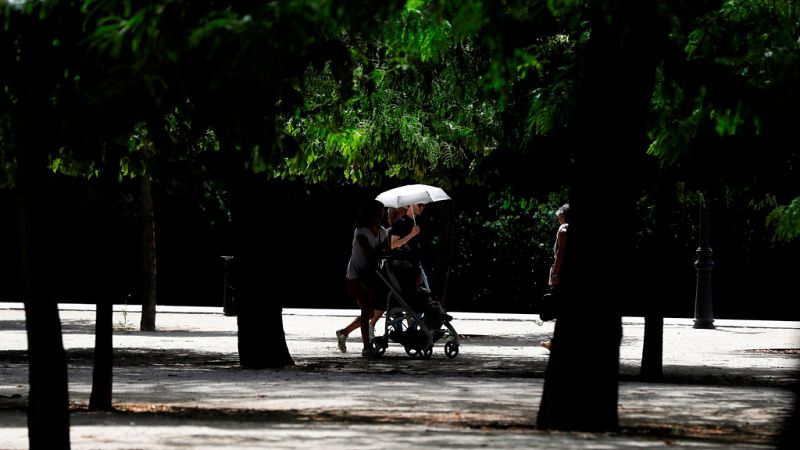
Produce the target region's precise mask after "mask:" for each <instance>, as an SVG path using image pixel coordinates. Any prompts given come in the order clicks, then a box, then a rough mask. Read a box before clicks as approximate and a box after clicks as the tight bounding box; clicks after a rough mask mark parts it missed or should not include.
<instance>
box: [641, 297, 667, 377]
mask: <svg viewBox="0 0 800 450" xmlns="http://www.w3.org/2000/svg"><path fill="white" fill-rule="evenodd" d="M652 295H658V294H656V293H653V294H652ZM663 354H664V314H663V313H662V314H659V313H657V312H653V313H652V314H648V315H646V316H644V346H643V348H642V368H641V371H640V373H639V377H640V378H641V379H642V380H644V381H656V380H659V379H661V376H662V375H663Z"/></svg>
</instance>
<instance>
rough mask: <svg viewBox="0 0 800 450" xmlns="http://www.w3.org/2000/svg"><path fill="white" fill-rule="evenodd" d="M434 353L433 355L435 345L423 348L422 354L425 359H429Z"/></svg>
mask: <svg viewBox="0 0 800 450" xmlns="http://www.w3.org/2000/svg"><path fill="white" fill-rule="evenodd" d="M432 355H433V347H428V348H426V349H424V350H422V355H421V356H422V358H423V359H428V358H430V357H431V356H432Z"/></svg>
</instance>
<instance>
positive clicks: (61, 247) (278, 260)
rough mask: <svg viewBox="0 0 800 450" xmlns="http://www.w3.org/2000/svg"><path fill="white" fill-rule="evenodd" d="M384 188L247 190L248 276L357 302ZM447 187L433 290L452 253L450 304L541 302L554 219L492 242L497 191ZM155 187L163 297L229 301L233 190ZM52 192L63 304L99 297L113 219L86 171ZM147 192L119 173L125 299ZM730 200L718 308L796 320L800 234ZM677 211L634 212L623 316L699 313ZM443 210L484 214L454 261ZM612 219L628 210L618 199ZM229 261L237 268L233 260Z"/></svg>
mask: <svg viewBox="0 0 800 450" xmlns="http://www.w3.org/2000/svg"><path fill="white" fill-rule="evenodd" d="M389 187H391V186H389ZM387 188H388V187H387ZM215 189H216V190H215ZM381 190H382V189H381V188H364V187H356V186H352V185H339V184H335V183H326V184H315V185H305V184H303V183H300V182H277V181H276V182H268V183H264V184H263V185H261V186H260V187H258V189H253V190H252V191H249V192H247V194H246V196H247V198H246V199H245V201H247V202H248V203H249V204H251V205H255V206H256V207H260V208H261V211H260V217H259V220H258V226H259V227H260V229H259V234H260V235H261V236H263V238H262V239H263V242H261V243H254V245H256V244H257V245H256V246H258V247H259V248H261V249H266V250H264V251H265V252H266V254H265V256H264V257H263V258H261V260H260V261H258V262H257V264H256V266H255V267H253V268H252V271H251V273H256V274H258V275H259V276H258V279H257V282H258V283H263V284H264V285H265V286H268V289H269V292H271V293H272V294H273V295H271V296H270V297H271V298H272V301H277V302H279V304H280V306H283V307H324V308H352V307H353V305H352V304H351V302H350V300H349V299H347V297H346V294H345V290H344V281H343V279H344V273H345V268H346V266H347V260H348V258H349V252H350V240H351V236H352V220H353V216H354V214H355V211H356V209H357V208H358V206H359V205H360V204H361V203H362V202H363V201H364V200H366V199H369V198H372V197H374V195H376V194H377V193H379V192H380V191H381ZM448 192H449V193H450V194H451V196H452V197H453V198H454V201H453V202H452V203H451V205H449V208H448V207H445V205H444V204H442V205H437V204H432V205H431V206H430V207H429V208H428V210H427V211H426V216H424V217H421V218H420V223H421V226H422V227H423V230H427V233H426V235H425V236H424V237H425V239H426V240H427V241H426V242H425V243H424V248H425V250H426V254H425V255H424V257H425V259H426V260H427V262H426V269H427V270H428V272H429V277H430V278H431V280H432V283H433V288H434V291H435V293H436V291H437V290H439V291H440V292H441V291H442V290H444V289H445V276H444V275H445V272H446V271H447V269H446V268H447V267H448V263H449V267H450V275H449V277H447V278H446V289H447V293H446V298H447V308H448V309H450V310H455V311H490V312H521V313H529V312H535V310H534V309H533V300H534V298H536V297H537V296H539V295H540V294H541V292H542V290H543V289H544V281H545V279H546V273H547V265H549V261H548V260H547V258H540V257H538V256H534V257H529V258H527V259H522V258H525V255H530V254H537V252H543V251H544V252H549V250H548V249H549V248H550V247H551V246H552V238H553V233H554V230H555V221H553V228H552V230H547V232H546V233H544V232H543V236H528V235H524V236H514V237H513V238H512V239H513V241H508V242H505V241H500V242H498V241H494V242H493V241H492V240H491V239H492V236H490V235H487V230H489V229H491V227H488V226H486V225H485V223H487V222H490V221H493V220H495V219H496V211H494V210H492V208H490V207H489V206H488V205H489V203H490V202H489V201H488V196H489V192H487V191H485V190H481V189H476V188H469V187H459V188H454V189H450V190H448ZM153 194H154V196H155V205H156V235H157V251H158V255H159V257H158V299H159V304H162V305H197V306H222V300H223V274H224V264H223V262H222V259H221V258H220V256H222V255H229V254H231V253H234V250H233V243H232V234H233V229H232V227H231V223H230V222H228V217H229V216H228V212H227V210H226V209H225V207H224V204H225V203H226V202H230V199H229V198H228V197H229V193H227V192H226V191H225V189H224V188H223V187H216V188H214V189H209V187H208V185H207V183H204V181H203V180H201V179H200V178H199V176H195V175H191V174H190V173H188V172H187V171H181V170H176V172H175V173H174V178H172V179H170V180H169V181H168V182H161V183H157V184H155V185H154V187H153ZM48 195H49V198H52V199H53V200H52V201H51V202H50V203H49V204H48V205H47V215H48V217H50V218H51V219H50V221H49V223H48V224H47V227H46V228H47V230H48V232H49V233H51V235H52V239H51V240H50V242H51V244H50V247H49V248H48V250H47V252H48V255H49V259H50V262H51V264H52V267H54V272H53V273H52V274H51V277H50V283H51V286H52V288H53V291H54V292H55V296H56V298H57V299H58V301H60V302H67V303H70V302H73V303H93V299H95V298H97V296H98V295H99V294H100V293H101V287H102V286H100V284H99V283H98V280H99V278H98V274H99V273H102V272H101V269H102V268H103V267H105V266H107V265H108V264H107V263H108V261H106V259H107V256H106V254H107V252H106V251H105V249H104V248H103V244H102V236H103V232H102V231H103V230H102V229H101V228H100V225H99V224H101V223H102V222H103V221H102V220H99V217H98V215H99V214H100V211H101V204H100V200H101V199H100V196H99V195H98V194H97V192H96V191H95V190H93V187H92V185H91V183H90V182H87V181H84V180H80V179H74V178H68V177H64V176H56V177H54V179H53V180H52V186H51V187H49V193H48ZM138 201H139V199H138V184H137V183H136V181H135V180H129V181H125V182H123V184H122V185H121V186H120V198H119V199H118V200H117V202H118V210H120V211H124V213H123V214H122V216H121V217H120V218H119V220H118V221H117V226H118V227H119V229H118V230H117V233H116V236H117V239H118V242H117V247H118V250H119V255H118V261H115V263H116V264H118V267H119V269H118V270H119V273H117V274H115V276H114V278H115V279H116V280H118V283H119V284H120V286H119V290H120V291H121V292H123V293H126V298H127V303H128V304H139V303H140V300H139V298H140V290H141V286H140V284H141V283H140V276H141V275H140V274H141V261H142V255H141V252H142V248H141V234H140V233H141V232H140V227H141V225H140V217H139V213H138V206H137V205H138ZM259 205H263V206H259ZM729 206H730V207H729V208H717V209H715V211H714V214H715V216H714V217H713V218H712V219H713V224H714V225H713V230H712V233H711V246H712V249H713V250H714V255H713V259H714V264H715V265H714V270H713V274H712V283H713V293H714V311H715V315H716V316H717V317H719V318H748V319H773V320H800V314H799V313H798V308H797V302H796V295H795V289H794V288H793V287H794V282H793V280H794V277H795V273H794V272H795V270H794V268H795V259H796V256H797V255H798V254H800V242H795V243H788V244H786V243H776V242H773V241H772V240H771V236H769V233H768V231H767V230H766V229H765V228H764V218H765V214H766V212H765V211H753V210H752V209H750V210H749V209H747V208H745V207H743V206H744V205H738V204H731V205H729ZM669 210H670V214H669V215H668V217H669V220H670V224H669V227H668V233H669V239H668V244H667V245H661V246H656V244H655V242H654V241H653V240H652V239H653V238H652V236H651V234H649V228H648V227H649V226H650V225H649V222H648V221H649V216H648V210H647V208H646V207H644V206H643V207H642V208H641V211H640V216H639V217H637V218H635V220H636V227H637V229H638V230H639V235H640V236H639V237H638V238H637V239H638V240H639V241H640V247H639V252H638V254H637V255H636V256H635V260H633V261H631V263H630V266H629V267H627V270H630V271H631V272H630V273H631V277H629V280H630V284H629V286H628V288H627V289H629V290H630V291H631V292H632V296H631V299H630V301H629V302H628V303H627V304H626V305H625V306H624V310H623V314H625V315H644V314H645V313H646V312H647V311H648V310H652V307H654V306H656V305H652V304H651V303H652V302H653V301H654V298H655V296H656V295H658V296H659V298H660V299H661V300H659V303H660V305H657V309H662V310H663V313H664V316H666V317H691V316H692V314H693V312H694V294H695V292H694V290H695V269H694V267H693V263H694V261H695V260H696V255H695V250H696V249H697V233H696V221H697V217H696V216H697V210H696V209H695V208H694V207H689V206H681V205H678V204H675V203H672V204H671V205H670V206H669ZM0 212H2V213H1V214H0V273H2V274H3V280H4V281H3V282H2V283H0V301H19V299H20V295H19V291H18V285H17V283H16V280H18V279H19V276H20V272H19V263H18V259H17V255H18V242H17V238H16V229H15V226H16V223H15V221H14V220H13V219H14V217H15V210H14V201H13V197H12V196H11V192H10V191H0ZM445 214H451V215H456V214H463V215H465V216H470V217H480V219H478V220H474V221H469V222H457V223H455V230H456V236H455V238H456V239H457V240H458V242H462V243H463V246H459V244H454V245H456V248H454V249H452V250H451V251H452V255H451V257H450V260H449V261H448V260H447V258H443V257H442V254H440V253H439V252H440V247H441V246H442V243H443V242H444V239H443V233H444V231H445V228H446V227H447V226H449V225H448V221H447V220H445V219H446V217H445ZM524 219H525V218H523V220H524ZM608 220H609V221H618V220H620V218H619V217H616V216H614V212H613V208H611V209H610V210H609V217H608ZM518 240H520V241H518ZM504 246H505V247H504ZM498 247H499V248H498ZM506 248H507V249H511V250H513V252H509V251H507V250H506ZM659 248H660V250H659V251H656V250H657V249H659ZM543 249H544V250H543ZM498 255H499V256H498ZM504 255H505V256H504ZM503 258H505V259H503ZM424 262H425V261H424ZM540 266H541V267H540ZM232 268H233V269H234V270H235V268H236V266H235V264H234V265H233V266H232ZM664 280H666V281H664ZM437 284H438V285H437ZM616 289H618V288H617V287H614V286H613V285H612V284H609V286H608V292H607V293H606V295H617V294H615V292H614V291H615V290H616ZM755 305H758V306H757V307H756V306H755Z"/></svg>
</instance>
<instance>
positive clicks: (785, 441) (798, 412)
mask: <svg viewBox="0 0 800 450" xmlns="http://www.w3.org/2000/svg"><path fill="white" fill-rule="evenodd" d="M795 380H800V371H798V372H796V373H795ZM798 446H800V381H795V383H794V411H793V412H792V415H790V416H789V417H787V418H786V420H785V421H784V422H783V432H782V433H781V438H780V446H779V448H780V449H781V450H794V449H796V448H797V447H798Z"/></svg>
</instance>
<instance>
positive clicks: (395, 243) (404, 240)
mask: <svg viewBox="0 0 800 450" xmlns="http://www.w3.org/2000/svg"><path fill="white" fill-rule="evenodd" d="M418 234H419V226H418V225H414V227H413V228H411V231H410V232H409V233H408V234H407V235H405V236H404V237H400V236H398V235H396V234H393V235H392V250H394V249H396V248H399V247H402V246H404V245H406V244H408V243H409V242H410V241H411V239H414V236H416V235H418Z"/></svg>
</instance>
